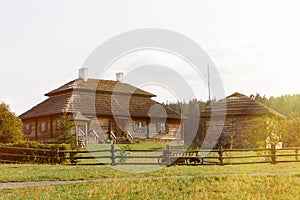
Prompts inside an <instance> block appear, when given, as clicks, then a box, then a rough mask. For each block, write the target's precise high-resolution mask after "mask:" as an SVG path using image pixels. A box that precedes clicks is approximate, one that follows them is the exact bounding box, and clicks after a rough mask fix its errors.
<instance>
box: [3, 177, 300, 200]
mask: <svg viewBox="0 0 300 200" xmlns="http://www.w3.org/2000/svg"><path fill="white" fill-rule="evenodd" d="M299 189H300V177H299V176H297V175H293V176H264V177H262V176H258V177H251V176H245V175H243V176H238V177H210V178H203V177H195V178H176V179H174V178H173V179H172V178H162V179H153V178H151V177H149V178H148V179H146V180H118V181H100V182H96V183H78V184H71V185H53V186H38V187H28V188H19V189H10V190H0V195H1V197H0V199H238V200H239V199H257V200H260V199H298V197H299V195H300V190H299Z"/></svg>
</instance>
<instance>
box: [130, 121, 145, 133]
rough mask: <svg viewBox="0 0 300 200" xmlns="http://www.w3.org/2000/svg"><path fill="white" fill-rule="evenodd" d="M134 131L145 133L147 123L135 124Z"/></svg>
mask: <svg viewBox="0 0 300 200" xmlns="http://www.w3.org/2000/svg"><path fill="white" fill-rule="evenodd" d="M133 131H134V132H138V133H143V132H145V123H144V122H134V123H133Z"/></svg>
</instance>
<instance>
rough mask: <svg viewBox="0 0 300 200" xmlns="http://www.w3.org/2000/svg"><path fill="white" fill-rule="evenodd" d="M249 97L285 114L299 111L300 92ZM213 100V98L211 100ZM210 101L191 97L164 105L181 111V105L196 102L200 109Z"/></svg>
mask: <svg viewBox="0 0 300 200" xmlns="http://www.w3.org/2000/svg"><path fill="white" fill-rule="evenodd" d="M250 97H252V98H255V100H257V101H258V102H260V103H262V104H264V105H266V106H268V107H270V108H272V109H274V110H275V111H277V112H279V113H281V114H283V115H285V116H290V115H291V114H292V113H300V94H293V95H289V94H288V95H282V96H279V97H272V96H271V97H266V95H263V96H261V95H260V94H256V95H250ZM214 101H215V100H212V102H214ZM212 102H210V101H202V100H196V99H193V100H190V101H188V102H179V101H178V102H166V103H165V105H167V106H169V107H170V108H172V109H174V110H175V111H177V112H181V107H182V106H185V105H191V104H198V106H199V108H200V110H203V109H204V108H205V107H206V106H208V105H209V104H210V103H212Z"/></svg>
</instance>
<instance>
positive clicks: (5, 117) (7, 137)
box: [0, 102, 24, 143]
mask: <svg viewBox="0 0 300 200" xmlns="http://www.w3.org/2000/svg"><path fill="white" fill-rule="evenodd" d="M22 126H23V124H22V121H21V119H19V118H18V117H17V116H16V115H15V114H14V113H12V112H11V111H10V109H9V106H8V105H7V104H5V103H3V102H2V103H0V143H14V142H18V141H20V140H22V139H23V136H24V134H23V132H22Z"/></svg>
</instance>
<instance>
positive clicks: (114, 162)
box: [110, 144, 116, 165]
mask: <svg viewBox="0 0 300 200" xmlns="http://www.w3.org/2000/svg"><path fill="white" fill-rule="evenodd" d="M110 153H111V165H116V158H115V145H114V144H112V145H111V150H110Z"/></svg>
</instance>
